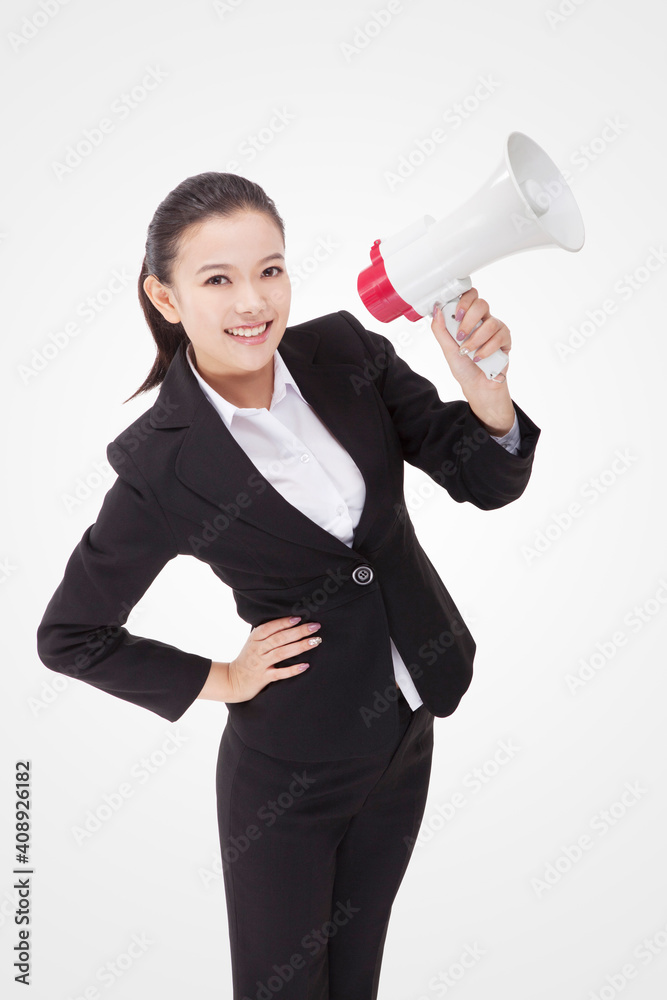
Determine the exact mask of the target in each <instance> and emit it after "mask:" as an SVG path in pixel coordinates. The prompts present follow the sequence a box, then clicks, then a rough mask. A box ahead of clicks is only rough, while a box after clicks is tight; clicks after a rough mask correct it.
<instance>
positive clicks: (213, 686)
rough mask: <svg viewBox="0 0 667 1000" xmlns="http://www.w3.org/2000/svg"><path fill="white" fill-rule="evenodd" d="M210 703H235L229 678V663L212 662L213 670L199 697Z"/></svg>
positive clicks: (210, 671)
mask: <svg viewBox="0 0 667 1000" xmlns="http://www.w3.org/2000/svg"><path fill="white" fill-rule="evenodd" d="M197 697H198V698H203V699H206V700H209V701H226V702H230V701H233V696H232V689H231V684H230V678H229V663H222V662H220V661H218V660H211V669H210V670H209V673H208V677H207V678H206V681H205V683H204V686H203V688H202V689H201V691H200V692H199V694H198V695H197Z"/></svg>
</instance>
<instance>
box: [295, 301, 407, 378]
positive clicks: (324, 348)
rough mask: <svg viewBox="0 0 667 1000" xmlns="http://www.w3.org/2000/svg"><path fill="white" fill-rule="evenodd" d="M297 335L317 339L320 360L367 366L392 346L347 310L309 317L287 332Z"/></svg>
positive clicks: (318, 358)
mask: <svg viewBox="0 0 667 1000" xmlns="http://www.w3.org/2000/svg"><path fill="white" fill-rule="evenodd" d="M288 332H289V333H292V332H293V333H294V334H295V336H296V337H304V336H305V337H308V336H313V337H316V338H317V341H318V345H317V360H318V361H324V362H339V363H340V362H345V361H348V362H350V363H351V364H361V365H364V364H366V363H367V361H368V360H369V359H371V360H372V359H373V358H376V357H377V355H378V352H384V351H386V350H387V348H388V347H389V349H391V341H389V340H388V339H387V338H386V337H384V336H383V335H382V334H379V333H374V332H373V331H372V330H367V329H366V328H365V326H364V325H363V323H362V322H361V321H360V320H359V319H358V318H357V317H356V316H354V315H353V314H352V313H350V312H348V311H347V310H346V309H339V310H338V311H337V312H332V313H326V314H325V315H324V316H318V317H316V318H315V319H310V320H306V321H305V322H304V323H299V324H297V325H295V326H290V327H288V328H287V330H286V331H285V334H286V335H287V333H288Z"/></svg>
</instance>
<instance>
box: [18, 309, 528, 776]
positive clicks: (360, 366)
mask: <svg viewBox="0 0 667 1000" xmlns="http://www.w3.org/2000/svg"><path fill="white" fill-rule="evenodd" d="M185 347H186V344H185V342H184V343H182V344H181V345H180V347H179V349H178V351H177V353H176V355H175V356H174V359H173V361H172V363H171V365H170V367H169V369H168V371H167V374H166V376H165V379H164V381H163V382H162V384H161V386H160V390H159V394H158V396H157V398H156V400H155V402H154V404H153V405H152V406H151V407H150V409H148V410H147V411H145V412H144V413H143V414H142V415H141V416H140V417H138V418H137V419H136V420H135V421H134V422H133V423H132V424H130V425H129V427H127V428H126V429H125V430H124V431H122V432H121V433H120V434H119V435H118V436H117V437H116V438H115V440H114V441H113V442H111V444H109V445H108V447H107V457H108V459H109V462H110V463H111V465H112V466H113V468H114V470H115V471H116V472H117V474H118V478H117V479H116V481H115V482H114V484H113V485H112V486H111V488H110V489H109V491H108V492H107V494H106V496H105V498H104V501H103V503H102V506H101V509H100V512H99V515H98V517H97V520H96V522H95V523H94V524H92V525H91V526H90V527H89V528H87V530H86V531H85V533H84V535H83V537H82V538H81V540H80V542H79V543H78V545H77V546H76V548H75V549H74V551H73V553H72V554H71V556H70V558H69V561H68V563H67V566H66V568H65V573H64V577H63V579H62V582H61V583H60V585H59V586H58V588H57V590H56V591H55V593H54V594H53V596H52V598H51V600H50V601H49V604H48V606H47V608H46V610H45V612H44V616H43V618H42V621H41V624H40V625H39V628H38V632H37V649H38V655H39V658H40V659H41V661H42V662H43V663H44V664H45V665H46V666H47V667H49V668H50V669H52V670H56V671H59V672H61V673H63V674H67V675H69V676H71V677H77V678H79V679H81V680H83V681H86V682H87V683H89V684H92V685H93V686H95V687H97V688H100V689H101V690H103V691H107V692H109V693H110V694H113V695H115V696H117V697H119V698H123V699H125V700H126V701H129V702H133V703H134V704H136V705H139V706H141V707H143V708H147V709H149V710H151V711H153V712H155V713H157V714H158V715H160V716H162V717H163V718H165V719H169V720H170V721H172V722H173V721H175V720H176V719H178V718H179V717H180V716H181V715H182V714H183V712H185V710H186V709H187V708H188V707H189V706H190V705H191V704H192V702H193V701H194V700H195V699H196V697H197V695H198V694H199V692H200V691H201V688H202V687H203V684H204V682H205V680H206V677H207V675H208V672H209V668H210V664H211V659H210V658H209V657H207V656H200V655H198V654H196V653H190V652H186V651H185V650H182V649H178V648H176V647H174V646H171V645H168V644H166V643H163V642H160V641H158V640H155V639H149V638H144V637H141V636H136V635H132V634H131V633H129V632H128V631H127V629H126V628H125V627H124V623H125V622H126V620H127V617H128V615H129V613H130V611H131V610H132V608H133V607H134V605H135V604H136V603H137V602H138V601H139V600H140V599H141V597H142V596H143V594H144V593H145V591H146V590H147V588H148V587H149V585H150V584H151V582H152V581H153V580H154V579H155V577H156V576H157V574H158V573H159V572H160V570H161V569H162V568H163V566H164V565H165V563H167V562H168V561H169V560H170V559H173V558H174V557H175V556H176V555H179V554H184V555H192V556H194V557H195V558H197V559H200V560H203V561H204V562H206V563H207V564H208V565H209V566H210V567H211V569H212V571H213V572H214V573H215V574H216V576H217V577H218V578H219V579H220V580H222V582H223V583H225V584H227V585H228V586H229V587H231V588H232V590H233V594H234V598H235V601H236V606H237V609H238V613H239V615H240V616H241V618H243V619H244V620H245V621H246V622H248V623H249V624H250V626H251V629H252V628H253V627H254V626H256V625H259V624H260V623H262V622H266V621H268V620H270V619H273V618H279V617H282V616H284V615H292V614H300V615H301V616H302V621H304V622H307V621H320V622H321V623H322V628H321V630H320V632H319V633H318V634H321V635H322V637H323V641H322V643H321V644H320V645H319V646H316V647H315V648H314V649H313V650H312V652H309V653H308V654H306V656H304V654H303V653H300V654H298V656H293V657H291V658H290V659H287V660H283V661H281V662H280V663H279V664H277V666H286V665H287V664H292V663H298V662H301V661H302V660H304V659H306V660H307V661H308V662H310V664H311V666H310V668H309V669H308V670H306V671H304V672H303V673H302V674H298V675H297V676H295V677H290V678H287V679H285V680H279V681H275V682H273V683H271V684H268V685H267V686H266V687H265V688H263V690H262V691H260V692H259V694H257V695H256V696H255V697H254V698H252V699H250V700H249V701H245V702H239V703H230V704H228V705H227V708H228V711H229V719H230V722H231V724H232V725H233V727H234V728H235V729H236V731H237V732H238V734H239V736H240V737H241V739H242V740H243V741H244V742H245V743H247V744H248V745H249V746H250V747H252V748H254V749H256V750H259V751H261V752H262V753H266V754H271V755H274V756H277V757H281V758H285V759H294V760H301V761H315V760H333V759H344V758H351V757H356V756H363V755H366V754H371V753H376V752H379V751H381V750H383V749H384V748H386V747H387V746H388V745H389V744H390V743H391V742H392V740H394V739H395V738H396V736H397V726H398V710H397V706H396V696H397V692H396V684H395V678H394V673H393V664H392V657H391V649H390V644H389V637H390V634H391V636H392V638H393V640H394V642H395V644H396V647H397V649H398V650H399V652H400V654H401V656H402V657H403V659H404V660H405V663H406V664H407V666H408V669H409V670H410V673H411V676H412V678H413V680H414V683H415V686H416V688H417V690H418V691H419V694H420V696H421V698H422V699H423V702H424V704H425V705H426V707H427V708H428V709H429V710H430V712H432V713H433V715H435V716H441V717H442V716H447V715H449V714H451V713H452V712H453V711H454V710H455V709H456V707H457V705H458V704H459V701H460V699H461V697H462V695H463V694H464V692H465V691H466V690H467V688H468V686H469V684H470V681H471V678H472V663H473V657H474V654H475V649H476V644H475V641H474V639H473V637H472V635H471V634H470V632H469V631H468V628H467V627H466V625H465V623H464V622H463V620H462V619H461V615H460V613H459V611H458V609H457V607H456V605H455V604H454V601H453V600H452V598H451V596H450V595H449V593H448V591H447V589H446V588H445V586H444V584H443V582H442V580H441V579H440V577H439V575H438V573H437V572H436V570H435V568H434V566H433V564H432V563H431V561H430V560H429V558H428V556H427V555H426V553H425V551H424V550H423V548H422V547H421V545H420V544H419V541H418V540H417V537H416V535H415V531H414V528H413V525H412V522H411V520H410V517H409V515H408V513H407V510H406V507H405V498H404V494H403V478H404V462H406V461H407V462H409V463H410V464H411V465H414V466H416V467H417V468H419V469H422V470H423V471H424V472H426V473H427V474H428V475H429V476H430V477H431V478H433V479H434V480H435V482H437V483H438V484H439V485H440V486H442V487H443V488H444V489H446V490H447V492H448V493H449V495H450V496H451V497H452V498H453V499H454V500H455V501H457V502H458V503H462V502H464V501H468V502H470V503H472V504H474V505H475V506H476V507H479V508H481V509H483V510H491V509H494V508H498V507H502V506H504V505H505V504H508V503H510V502H512V501H513V500H516V499H517V497H519V496H521V494H522V493H523V491H524V489H525V488H526V484H527V482H528V479H529V477H530V472H531V466H532V462H533V454H534V450H535V446H536V443H537V440H538V437H539V435H540V429H539V428H538V427H537V426H536V425H535V424H534V423H533V422H532V420H530V418H529V417H528V416H527V415H526V414H525V413H524V412H523V410H522V409H521V408H520V407H519V406H517V404H516V403H515V404H514V406H515V410H516V412H517V415H518V419H519V426H520V429H521V436H522V444H521V452H520V454H518V455H512V454H510V453H509V452H508V451H507V450H506V449H504V448H503V447H502V446H501V445H499V444H498V443H497V442H496V441H494V440H493V439H492V438H491V437H490V436H489V434H488V433H487V432H486V431H485V430H484V428H483V427H482V425H481V423H480V422H479V420H478V419H477V418H476V417H475V415H474V414H473V412H472V410H471V408H470V406H469V404H468V402H467V401H466V400H454V401H451V402H443V401H442V400H441V399H440V397H439V396H438V393H437V390H436V388H435V386H434V385H433V383H432V382H430V381H429V380H428V379H427V378H425V377H424V376H422V375H420V374H418V373H416V372H415V371H413V370H412V369H411V368H410V367H409V366H408V365H407V364H406V362H405V361H403V360H402V358H401V357H400V356H399V355H397V354H396V351H395V350H394V347H393V345H392V343H391V341H390V340H388V339H387V338H386V337H384V336H383V335H381V334H378V333H373V332H371V331H368V330H366V329H364V327H363V326H362V325H361V323H359V321H358V320H357V319H355V317H354V316H352V315H351V314H350V313H348V312H346V311H344V310H341V311H340V312H336V313H331V314H329V315H327V316H322V317H320V318H318V319H314V320H311V321H309V322H306V323H301V324H299V325H298V326H296V325H295V326H291V327H287V329H286V330H285V333H284V335H283V337H282V340H281V341H280V344H279V347H278V350H279V351H280V354H281V356H282V357H283V358H284V360H285V362H286V364H287V367H288V368H289V370H290V372H291V373H292V374H293V375H294V377H295V379H296V381H297V383H298V385H299V388H300V389H301V391H302V393H303V395H304V396H305V398H306V400H307V401H308V402H309V404H310V405H311V406H312V407H313V409H314V410H315V411H316V413H317V414H318V416H319V417H320V418H321V420H322V421H323V422H324V423H325V424H326V426H327V427H328V428H329V429H330V431H331V432H332V433H333V434H334V436H335V437H336V438H338V440H339V441H340V443H341V444H342V445H343V447H344V448H346V449H347V451H348V452H349V454H350V455H351V456H352V458H353V459H354V461H355V462H356V463H357V465H358V467H359V469H360V470H361V472H362V474H363V477H364V480H365V483H366V501H365V506H364V508H363V512H362V514H361V518H360V520H359V523H358V525H357V528H356V531H355V533H354V539H353V543H352V547H351V548H350V547H349V546H347V545H346V544H344V543H343V542H342V541H340V539H338V538H336V537H335V536H334V535H332V534H330V533H329V532H328V531H326V530H325V529H324V528H322V527H321V526H319V525H318V524H316V523H315V522H314V521H312V520H311V519H310V518H309V517H307V516H306V515H305V514H303V513H302V512H301V511H299V510H298V509H297V508H296V507H294V506H293V505H292V504H290V503H289V502H288V501H287V500H285V498H284V497H283V496H282V495H281V494H280V493H279V492H278V491H277V490H276V489H275V488H274V487H273V486H272V485H271V484H270V483H269V482H268V481H267V480H266V479H265V478H264V477H263V476H262V475H261V474H260V473H259V471H258V470H257V468H256V467H255V465H254V464H253V463H252V461H251V460H250V458H249V457H248V456H247V454H246V453H245V452H244V450H243V449H242V448H241V446H240V445H239V444H238V442H237V441H236V440H235V439H234V437H233V436H232V434H231V433H230V431H229V429H228V428H227V427H226V425H225V424H224V423H223V421H222V420H221V419H220V416H219V414H218V413H217V411H216V409H215V407H214V406H213V405H212V404H211V402H210V400H209V399H208V398H207V397H206V395H205V394H204V393H203V392H202V389H201V386H200V385H199V384H198V382H197V380H196V378H195V376H194V375H193V373H192V371H191V370H190V367H189V365H188V361H187V358H186V357H185ZM445 363H446V362H445V361H444V359H443V366H444V365H445ZM473 544H474V543H473ZM224 645H225V642H224V636H221V641H220V646H221V649H224ZM236 652H238V651H237V650H229V655H235V653H236Z"/></svg>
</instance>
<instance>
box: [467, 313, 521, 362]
mask: <svg viewBox="0 0 667 1000" xmlns="http://www.w3.org/2000/svg"><path fill="white" fill-rule="evenodd" d="M498 334H501V335H502V336H503V338H504V337H505V334H506V335H507V339H509V330H508V329H507V327H506V326H505V324H504V323H502V322H501V321H500V320H499V319H496V317H495V316H489V317H488V319H485V320H483V321H482V323H481V325H480V326H478V327H477V329H476V330H473V332H472V333H471V334H470V335H469V336H468V337H467V338H466V339H465V340H463V341H461V343H460V345H459V347H460V348H461V350H462V351H465V352H467V353H468V354H469V355H470V356H471V357H472V356H473V355H474V352H475V351H479V349H480V348H482V347H484V346H485V344H486V343H487V342H488V341H489V340H490V339H491V337H495V336H497V335H498Z"/></svg>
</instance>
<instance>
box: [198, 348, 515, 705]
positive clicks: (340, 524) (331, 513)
mask: <svg viewBox="0 0 667 1000" xmlns="http://www.w3.org/2000/svg"><path fill="white" fill-rule="evenodd" d="M191 348H192V345H191V344H189V345H188V350H187V351H186V357H187V359H188V362H189V364H190V368H191V369H192V371H193V373H194V375H195V378H196V379H197V381H198V382H199V384H200V385H201V387H202V390H203V391H204V393H205V394H206V396H207V397H208V398H209V399H210V401H211V402H212V403H213V405H214V406H215V408H216V410H217V411H218V413H219V414H220V417H221V418H222V420H223V421H224V422H225V424H226V426H227V427H228V428H229V430H230V431H231V433H232V435H233V436H234V438H235V439H236V441H237V442H238V443H239V444H240V446H241V447H242V448H243V450H244V451H245V452H246V454H247V455H248V457H249V458H250V460H251V461H252V462H253V464H254V465H255V466H256V468H257V469H258V470H259V472H260V473H261V474H262V476H264V478H265V479H267V480H268V482H270V483H271V485H272V486H273V487H274V488H275V489H276V490H277V491H278V492H279V493H280V494H282V496H283V497H284V498H285V499H286V500H287V501H288V502H289V503H291V504H292V505H293V506H294V507H296V508H297V509H298V510H300V511H301V512H302V513H303V514H305V515H306V516H307V517H309V518H310V519H311V520H312V521H315V522H316V523H317V524H319V525H320V526H321V527H322V528H324V529H325V530H326V531H329V532H331V534H333V535H336V537H338V538H340V540H341V541H342V542H345V544H346V545H350V546H351V545H352V539H353V534H354V529H355V528H356V526H357V523H358V521H359V518H360V517H361V512H362V510H363V506H364V500H365V497H366V484H365V483H364V479H363V476H362V475H361V472H360V471H359V468H358V466H357V464H356V462H355V461H354V460H353V459H352V457H351V456H350V454H349V452H347V451H346V450H345V448H343V446H342V445H341V444H340V443H339V441H338V439H337V438H335V437H334V436H333V434H332V433H331V432H330V431H329V429H328V427H326V426H325V425H324V424H323V423H322V421H321V420H320V418H319V417H318V415H317V413H316V412H315V410H313V408H312V406H311V405H310V404H309V403H307V402H306V400H305V399H304V397H303V395H302V394H301V390H300V389H299V387H298V385H297V384H296V382H295V381H294V378H293V377H292V375H291V374H290V372H289V370H288V368H287V365H286V364H285V361H284V359H283V357H282V356H281V354H280V353H279V351H278V350H276V351H275V352H274V355H273V371H274V382H273V396H272V398H271V404H270V406H269V409H268V410H267V409H266V407H262V408H261V409H253V408H250V407H239V406H234V405H233V404H232V403H230V402H229V400H227V399H225V398H224V397H223V396H221V395H220V394H219V393H218V392H216V391H215V389H212V388H211V386H210V385H209V384H208V382H205V381H204V379H203V378H202V377H201V375H200V374H199V372H198V371H197V369H196V368H195V366H194V364H193V361H192V358H191V357H190V351H191ZM250 349H251V348H248V350H250ZM491 436H492V437H493V440H494V441H497V442H498V444H500V445H502V446H503V447H504V448H506V449H507V450H508V451H509V452H511V453H512V454H516V453H517V452H518V451H519V448H520V445H521V435H520V431H519V422H518V419H517V416H516V412H515V414H514V424H513V426H512V428H511V430H509V431H508V433H507V434H505V435H503V436H502V437H494V436H493V435H491ZM390 643H391V654H392V660H393V666H394V675H395V679H396V683H397V685H398V686H399V687H400V689H401V691H402V692H403V695H404V696H405V699H406V701H407V702H408V704H409V706H410V708H411V709H412V710H413V711H414V710H415V709H417V708H419V706H420V705H421V704H422V699H421V697H420V696H419V693H418V691H417V688H416V687H415V685H414V682H413V680H412V678H411V676H410V674H409V672H408V668H407V666H406V664H405V661H404V660H403V658H402V657H401V655H400V653H399V652H398V650H397V649H396V646H395V645H394V641H393V639H391V637H390ZM316 662H317V661H316Z"/></svg>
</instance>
